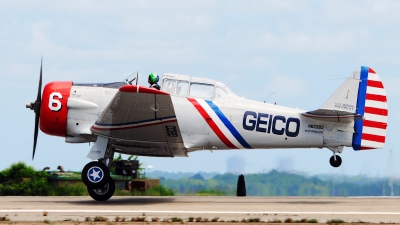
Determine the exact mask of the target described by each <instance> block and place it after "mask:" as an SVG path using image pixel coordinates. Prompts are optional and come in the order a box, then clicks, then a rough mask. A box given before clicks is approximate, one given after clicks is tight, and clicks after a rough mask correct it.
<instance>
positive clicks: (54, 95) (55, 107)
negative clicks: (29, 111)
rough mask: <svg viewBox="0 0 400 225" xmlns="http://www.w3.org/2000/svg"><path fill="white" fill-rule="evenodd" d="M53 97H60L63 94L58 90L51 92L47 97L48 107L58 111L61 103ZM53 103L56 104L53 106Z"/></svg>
mask: <svg viewBox="0 0 400 225" xmlns="http://www.w3.org/2000/svg"><path fill="white" fill-rule="evenodd" d="M54 97H58V98H59V99H62V98H63V96H62V95H61V94H60V93H59V92H53V93H51V94H50V97H49V108H50V109H51V110H52V111H55V112H58V111H60V109H61V107H62V105H61V102H60V101H59V100H57V99H54ZM53 104H56V106H53Z"/></svg>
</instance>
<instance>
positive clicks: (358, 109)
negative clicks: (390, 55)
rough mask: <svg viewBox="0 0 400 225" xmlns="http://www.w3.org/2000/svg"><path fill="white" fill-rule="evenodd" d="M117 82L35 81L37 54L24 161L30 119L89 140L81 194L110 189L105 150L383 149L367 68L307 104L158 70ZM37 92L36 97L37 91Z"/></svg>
mask: <svg viewBox="0 0 400 225" xmlns="http://www.w3.org/2000/svg"><path fill="white" fill-rule="evenodd" d="M137 79H138V72H137V73H136V74H133V75H132V76H131V77H129V78H127V79H126V80H125V81H124V82H114V83H90V84H80V83H74V82H72V81H66V82H58V81H57V82H51V83H48V84H47V85H46V86H45V87H44V89H43V94H42V93H41V89H42V62H41V67H40V76H39V87H38V93H37V98H36V101H35V102H31V103H28V104H26V107H27V108H29V109H32V110H34V112H35V130H34V143H33V153H32V160H33V159H34V156H35V150H36V143H37V136H38V126H39V127H40V130H41V131H42V132H43V133H45V134H48V135H53V136H59V137H63V138H65V142H67V143H88V142H94V145H93V146H92V147H91V149H90V151H89V153H88V158H90V159H91V160H92V161H91V162H89V163H88V164H86V165H85V167H84V168H83V170H82V181H83V183H84V184H85V185H86V186H87V190H88V192H89V194H90V196H91V197H92V198H93V199H94V200H97V201H106V200H108V199H109V198H111V197H112V195H113V194H114V191H115V183H114V181H113V179H112V178H111V177H110V169H111V167H112V166H113V156H114V153H123V154H129V155H138V156H153V157H188V154H189V153H191V152H194V151H201V150H211V151H216V150H232V149H285V148H286V149H287V148H320V149H322V148H327V149H329V150H330V151H332V153H333V155H332V157H331V158H330V160H329V162H330V164H331V166H333V167H339V166H340V165H341V163H342V159H341V157H340V156H339V155H338V154H340V153H342V151H343V149H344V147H352V148H353V149H354V150H356V151H358V150H369V149H378V148H384V146H385V142H386V128H387V117H388V108H387V97H386V92H385V89H384V86H383V83H382V81H381V79H380V77H379V76H378V74H376V73H375V71H374V70H372V69H371V68H369V67H365V66H362V67H360V68H358V69H356V70H355V71H354V72H353V73H352V74H351V75H350V76H349V77H348V78H347V79H346V80H345V81H344V82H343V84H342V85H341V86H340V87H339V88H338V89H337V90H336V91H335V92H334V93H333V94H332V96H331V97H330V98H328V99H327V100H326V101H325V103H323V104H322V106H321V107H320V108H318V109H315V110H310V111H306V110H300V109H297V108H288V107H284V106H280V105H276V104H268V103H263V102H257V101H253V100H248V99H245V98H244V97H239V96H237V95H235V94H234V93H233V92H232V91H231V90H230V89H229V88H228V87H227V86H226V85H224V84H223V83H221V82H218V81H215V80H212V79H207V78H199V77H194V76H188V75H181V74H172V73H164V74H163V76H162V80H161V90H157V89H154V88H150V87H147V86H140V85H137ZM42 96H43V97H42Z"/></svg>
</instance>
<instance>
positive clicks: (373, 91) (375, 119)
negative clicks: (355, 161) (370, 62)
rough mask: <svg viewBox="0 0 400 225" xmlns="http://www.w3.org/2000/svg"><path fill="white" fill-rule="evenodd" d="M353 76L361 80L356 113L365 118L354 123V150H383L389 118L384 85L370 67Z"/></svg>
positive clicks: (356, 72) (362, 68) (363, 68)
mask: <svg viewBox="0 0 400 225" xmlns="http://www.w3.org/2000/svg"><path fill="white" fill-rule="evenodd" d="M353 76H358V77H359V78H358V79H359V80H360V83H359V88H358V97H357V106H356V107H357V109H356V113H357V114H359V115H362V116H363V117H364V120H356V121H355V123H354V135H353V149H354V150H367V149H375V148H383V147H384V146H385V141H386V127H387V117H388V108H387V98H386V92H385V89H384V87H383V83H382V81H381V79H380V78H379V76H378V74H376V73H375V71H373V70H372V69H371V68H368V67H361V70H360V71H355V72H354V74H353ZM354 78H356V77H354Z"/></svg>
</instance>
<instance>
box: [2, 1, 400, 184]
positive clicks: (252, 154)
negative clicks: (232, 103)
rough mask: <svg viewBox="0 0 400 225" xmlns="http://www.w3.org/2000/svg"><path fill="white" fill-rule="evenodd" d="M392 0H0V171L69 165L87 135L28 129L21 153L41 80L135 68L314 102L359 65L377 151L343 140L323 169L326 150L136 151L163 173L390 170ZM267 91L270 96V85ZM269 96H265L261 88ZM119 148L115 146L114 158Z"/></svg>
mask: <svg viewBox="0 0 400 225" xmlns="http://www.w3.org/2000/svg"><path fill="white" fill-rule="evenodd" d="M399 11H400V2H399V1H385V0H382V1H368V0H366V1H329V0H327V1H318V0H315V1H307V0H304V1H303V0H301V1H298V0H294V1H286V0H283V1H255V0H254V1H234V0H229V1H222V0H221V1H215V0H210V1H206V0H204V1H184V0H182V1H153V0H146V1H117V2H116V1H97V0H96V1H74V0H71V1H40V0H39V1H28V0H26V1H19V0H15V1H5V0H0V49H1V52H0V76H1V88H0V92H1V94H0V101H1V105H2V106H1V110H0V132H1V135H0V141H1V144H2V147H1V150H0V152H1V156H2V157H1V159H0V169H4V168H6V167H8V166H10V164H11V163H14V162H19V161H23V162H26V163H27V164H28V165H31V166H33V167H35V168H37V169H42V168H43V167H46V166H49V167H51V169H54V170H55V169H56V168H57V166H58V165H62V166H63V167H64V169H66V170H74V171H80V170H82V168H83V167H84V166H85V164H86V163H88V162H89V161H90V159H88V158H87V157H86V155H87V154H88V152H89V150H90V148H91V146H89V144H67V143H65V142H64V139H63V138H60V137H53V136H47V135H45V134H44V133H42V132H39V137H38V145H37V149H36V156H35V159H34V160H33V161H32V146H33V132H34V113H33V111H31V110H29V109H26V108H25V104H26V103H28V102H32V101H34V100H35V98H36V95H37V86H38V79H39V71H40V59H41V57H42V56H43V83H44V84H45V83H48V82H51V81H73V82H75V83H107V82H115V81H122V80H123V79H124V78H125V77H127V76H128V75H130V74H131V73H133V72H135V71H136V70H139V84H141V85H147V83H146V81H147V76H148V74H149V73H152V72H153V73H158V74H162V73H164V72H169V73H179V74H186V75H192V76H197V77H206V78H211V79H215V80H218V81H220V82H222V83H225V84H226V85H228V87H229V88H230V89H231V90H232V91H233V92H234V93H235V94H237V95H239V96H244V97H245V98H248V99H252V100H257V101H265V100H266V101H267V102H270V103H274V102H276V103H277V104H279V105H284V106H288V107H298V108H300V109H304V110H315V109H318V108H319V107H320V106H321V105H322V104H323V103H324V102H325V100H327V99H328V98H329V96H330V95H331V94H332V93H333V92H334V91H335V90H336V88H337V87H338V86H339V85H340V84H341V83H342V82H343V81H344V79H345V78H346V77H347V76H349V75H350V74H351V73H352V72H353V71H354V70H355V69H357V68H359V67H360V66H369V67H371V68H373V69H374V70H375V71H376V72H377V73H378V74H379V75H380V77H381V79H382V81H383V83H384V85H385V88H386V92H387V95H388V107H389V119H388V120H389V121H388V130H387V142H386V146H385V148H384V149H380V150H373V151H360V152H356V151H353V150H352V148H345V150H344V152H343V153H342V154H341V156H342V159H343V163H342V166H341V167H339V168H336V169H335V168H332V167H331V166H330V164H329V158H330V157H331V155H332V152H331V151H329V150H327V149H288V150H274V149H271V150H232V151H213V152H210V151H199V152H194V153H191V154H190V155H189V157H188V158H152V157H139V160H140V161H141V162H143V163H144V165H145V167H146V168H147V169H148V170H149V171H151V170H163V171H168V172H179V171H181V172H197V171H205V172H219V173H225V172H227V171H228V172H229V171H241V172H242V173H258V172H266V171H270V170H272V169H279V170H283V171H294V172H299V173H304V174H322V173H323V174H341V175H368V176H396V177H397V176H399V175H400V153H399V150H398V146H399V142H400V140H399V139H397V138H396V137H397V136H399V135H400V131H398V130H397V124H399V122H400V121H399V120H400V118H399V109H400V101H399V100H400V88H398V87H397V86H398V84H400V76H399V73H400V63H399V62H400V43H399V40H400V29H399V24H400V14H399V13H398V12H399ZM272 93H273V94H272ZM271 94H272V95H271ZM126 157H127V156H126Z"/></svg>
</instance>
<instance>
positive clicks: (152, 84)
mask: <svg viewBox="0 0 400 225" xmlns="http://www.w3.org/2000/svg"><path fill="white" fill-rule="evenodd" d="M159 79H160V78H159V77H158V75H157V74H155V73H151V74H149V79H148V80H147V81H148V82H149V84H150V87H151V88H155V89H157V90H160V85H158V84H157V82H158V80H159Z"/></svg>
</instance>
